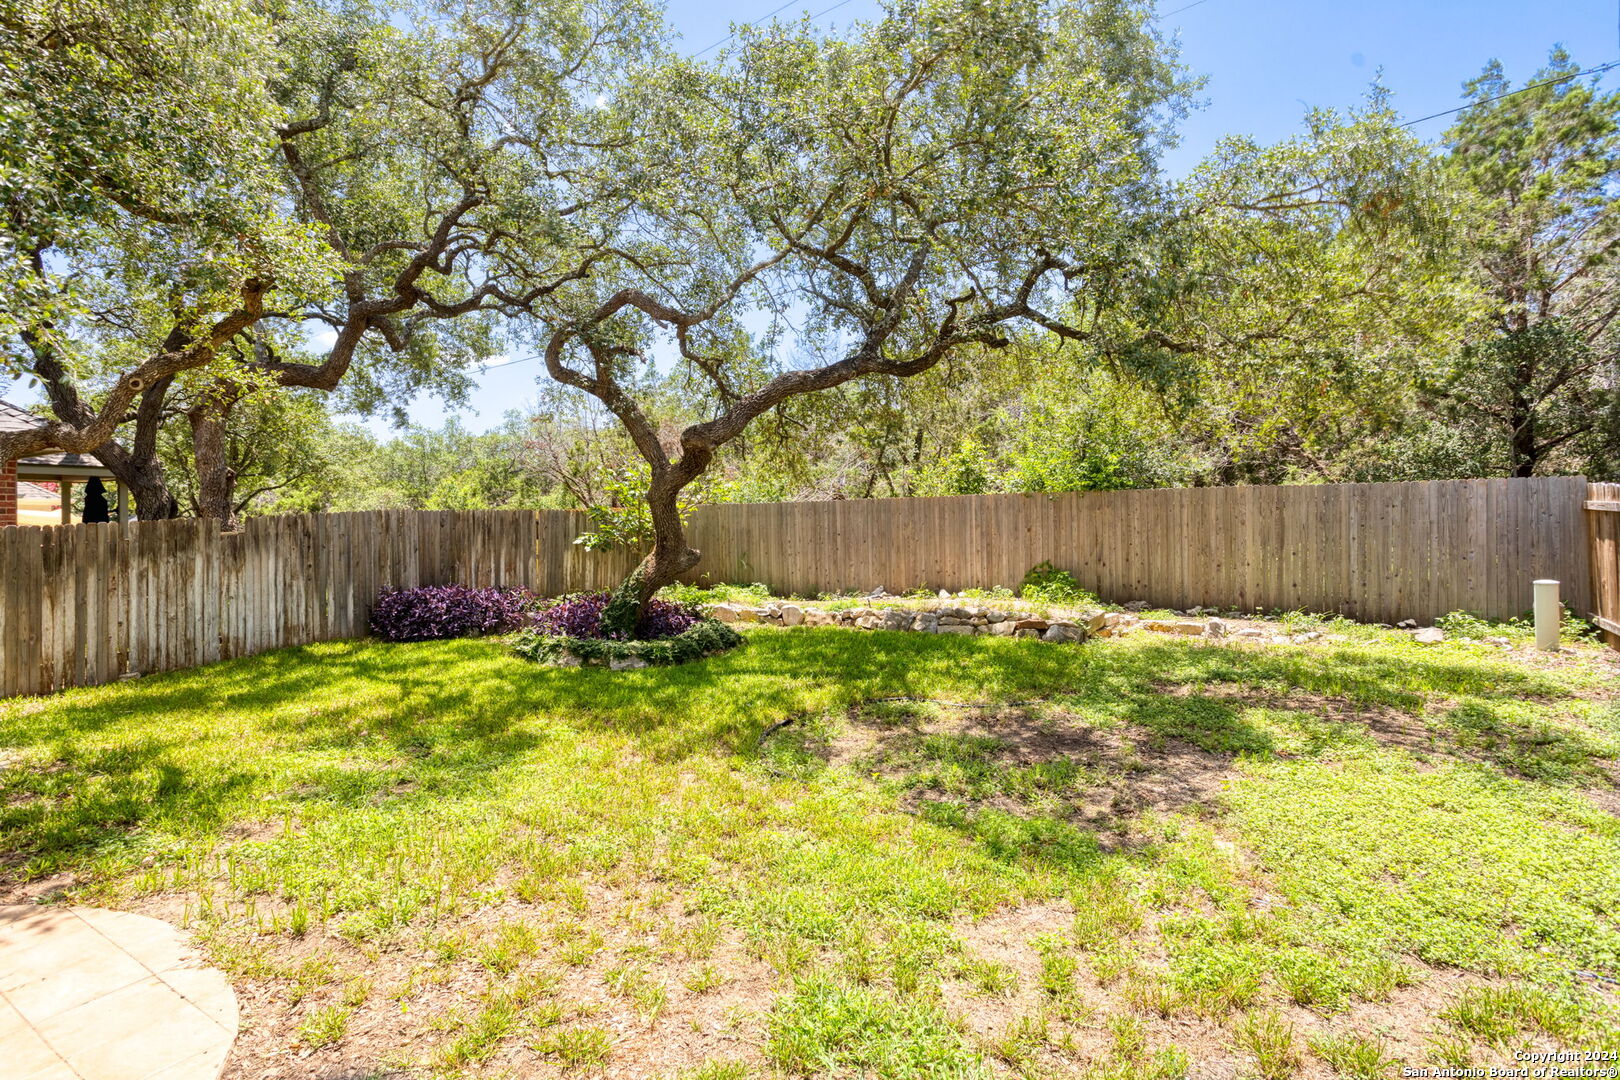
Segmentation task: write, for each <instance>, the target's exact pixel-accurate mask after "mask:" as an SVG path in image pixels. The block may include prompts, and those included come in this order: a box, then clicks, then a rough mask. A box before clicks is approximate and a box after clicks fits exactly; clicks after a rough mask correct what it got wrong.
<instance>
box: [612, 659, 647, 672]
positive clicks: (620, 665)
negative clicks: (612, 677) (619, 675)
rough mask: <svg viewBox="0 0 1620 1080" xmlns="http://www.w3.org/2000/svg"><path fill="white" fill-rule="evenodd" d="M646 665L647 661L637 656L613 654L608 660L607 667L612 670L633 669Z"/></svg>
mask: <svg viewBox="0 0 1620 1080" xmlns="http://www.w3.org/2000/svg"><path fill="white" fill-rule="evenodd" d="M646 666H647V661H645V660H643V659H642V658H641V657H639V656H615V657H614V658H613V659H612V660H610V661H608V668H609V669H610V670H613V671H634V670H635V669H636V668H644V667H646Z"/></svg>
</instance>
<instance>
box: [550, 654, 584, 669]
mask: <svg viewBox="0 0 1620 1080" xmlns="http://www.w3.org/2000/svg"><path fill="white" fill-rule="evenodd" d="M584 662H585V661H583V660H581V659H580V658H579V654H578V653H571V652H563V653H558V654H557V658H556V659H555V660H553V661H552V662H551V664H552V666H553V667H579V666H580V665H581V664H583V663H584Z"/></svg>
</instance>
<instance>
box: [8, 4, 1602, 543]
mask: <svg viewBox="0 0 1620 1080" xmlns="http://www.w3.org/2000/svg"><path fill="white" fill-rule="evenodd" d="M670 44H671V42H670V40H669V39H668V37H667V30H666V28H664V27H663V26H662V25H661V24H660V21H659V17H658V14H657V12H656V11H654V10H652V9H651V8H645V7H643V6H641V5H640V4H638V3H617V4H611V5H599V4H594V3H587V4H580V5H563V6H560V7H551V8H546V9H544V10H540V9H535V10H524V11H519V10H517V9H512V8H508V7H506V6H502V5H498V4H497V5H474V7H471V8H465V7H441V6H440V5H437V4H435V3H431V2H416V0H401V2H399V3H397V4H376V5H372V4H359V5H335V4H328V3H325V2H323V0H296V2H293V3H290V4H286V5H282V6H281V7H278V8H276V9H275V11H274V12H273V13H272V12H268V11H266V10H262V9H261V8H259V7H256V6H254V5H251V4H243V3H238V2H235V0H218V2H209V3H195V2H189V3H168V2H141V3H136V4H133V5H130V4H122V5H114V4H108V3H105V2H103V0H74V2H73V3H70V4H65V5H60V4H44V3H38V2H34V0H28V2H23V3H18V4H12V5H11V6H10V7H9V8H8V9H7V11H6V12H5V13H4V14H3V15H0V45H4V46H5V47H4V48H3V49H0V52H3V53H4V55H5V59H4V60H3V61H0V65H3V66H0V83H3V85H0V92H3V97H0V101H3V102H4V107H3V109H0V135H3V136H4V137H3V138H0V204H3V206H4V208H5V211H6V215H5V222H6V224H5V227H4V229H3V231H0V338H3V341H4V346H3V351H0V375H4V376H7V377H28V378H32V379H35V380H37V381H38V382H39V383H40V384H41V385H43V387H44V388H45V391H46V394H47V397H48V398H49V406H50V411H51V414H52V416H53V418H54V419H56V420H58V421H60V422H61V423H62V424H63V425H64V427H63V431H64V432H67V433H69V434H71V433H73V432H77V433H79V434H80V435H86V437H88V435H87V433H94V434H95V435H96V437H98V438H99V437H101V434H100V433H102V432H103V431H105V432H108V433H110V436H111V438H110V440H109V442H107V443H106V444H104V445H103V447H102V452H103V456H104V457H105V458H106V459H107V460H108V461H109V463H111V464H113V465H114V467H115V470H117V471H120V475H121V476H122V475H124V473H126V472H128V473H130V474H131V475H133V476H137V477H138V478H139V479H140V480H141V483H138V484H136V485H135V487H136V494H137V497H138V502H140V503H141V507H140V509H141V511H142V513H143V514H144V513H147V512H148V511H150V512H151V513H153V514H157V515H159V516H161V515H162V514H164V513H169V512H175V511H179V512H200V513H211V514H226V516H230V515H234V514H236V513H264V512H279V511H287V510H300V509H322V508H329V509H348V508H358V507H365V506H423V507H442V508H456V509H467V508H474V507H481V506H490V507H511V506H577V507H585V508H589V509H591V510H593V511H594V512H595V513H596V514H597V515H598V518H599V525H600V528H598V529H597V530H596V532H595V533H594V534H593V535H594V536H596V537H597V538H598V539H599V540H600V542H601V543H603V544H613V545H624V544H632V545H633V544H636V543H641V542H645V540H646V539H647V537H648V536H649V535H650V534H651V525H650V520H649V519H647V515H646V514H645V513H643V512H642V511H641V510H640V509H639V508H638V505H637V495H638V494H639V493H640V492H639V490H637V489H641V490H644V489H646V488H647V486H648V485H649V483H650V482H651V481H652V480H653V479H654V478H655V477H656V475H657V474H658V472H659V469H660V467H661V466H660V465H659V462H660V460H662V459H665V458H670V459H671V460H674V458H672V457H671V455H674V454H675V452H676V450H677V449H678V448H679V447H680V446H681V445H682V439H683V437H684V436H683V435H682V434H681V433H682V432H688V433H691V432H697V433H699V434H700V435H702V437H703V438H704V439H711V441H712V438H713V437H715V432H716V431H718V430H719V429H715V428H710V427H704V426H703V425H705V424H713V423H718V422H719V421H718V419H717V418H722V417H725V416H728V415H730V416H733V417H736V418H739V422H738V423H732V422H730V421H727V422H726V423H725V424H722V425H721V426H722V427H723V428H724V433H723V434H724V436H725V437H724V438H723V439H721V440H720V441H719V442H716V443H715V444H714V447H713V449H716V450H717V451H718V457H717V458H716V459H715V461H714V462H713V464H712V465H708V464H705V465H704V466H703V470H706V471H703V470H700V471H699V473H698V478H697V479H696V480H691V479H687V480H686V481H685V483H684V485H683V486H682V487H681V489H680V492H679V494H680V497H682V498H684V499H686V500H690V501H705V500H725V499H737V500H776V499H788V498H826V497H869V496H886V495H930V494H960V493H973V492H984V491H1057V490H1107V489H1113V488H1123V487H1143V486H1174V485H1183V484H1203V483H1236V482H1281V481H1318V480H1330V481H1332V480H1393V479H1421V478H1431V477H1454V476H1482V475H1513V474H1520V475H1529V474H1535V473H1549V472H1569V471H1586V472H1588V473H1590V474H1593V475H1607V474H1608V473H1609V472H1610V471H1611V470H1612V469H1614V468H1615V467H1616V466H1617V465H1620V404H1617V395H1616V390H1615V387H1616V386H1620V373H1617V370H1616V363H1617V359H1616V357H1617V340H1620V326H1617V323H1616V320H1615V315H1616V313H1617V311H1620V284H1617V277H1616V261H1615V254H1616V251H1617V250H1620V243H1617V239H1620V211H1617V209H1616V205H1617V204H1616V180H1617V178H1620V126H1617V116H1620V94H1616V93H1607V94H1605V93H1602V92H1601V91H1600V90H1599V89H1598V88H1597V87H1596V85H1595V84H1594V83H1593V82H1591V80H1588V79H1577V78H1574V77H1573V75H1574V73H1575V72H1576V71H1577V70H1578V65H1577V63H1576V61H1575V60H1574V59H1573V58H1571V57H1570V56H1568V55H1566V54H1565V53H1563V52H1562V51H1555V52H1554V53H1553V55H1552V57H1551V60H1550V63H1549V65H1548V67H1547V68H1545V69H1544V70H1542V71H1540V72H1537V73H1534V74H1533V75H1530V76H1529V77H1527V78H1526V79H1525V81H1524V82H1525V84H1533V83H1543V82H1545V83H1547V85H1542V86H1536V87H1535V88H1534V89H1530V90H1525V91H1524V92H1515V93H1511V94H1509V93H1508V92H1509V91H1513V90H1516V89H1522V87H1516V85H1515V84H1514V83H1512V82H1510V81H1509V79H1508V76H1507V74H1506V73H1505V72H1504V71H1503V70H1502V69H1501V68H1500V66H1499V65H1496V64H1494V63H1493V64H1491V65H1490V66H1488V67H1487V68H1486V69H1485V71H1484V72H1483V74H1481V75H1480V76H1479V77H1478V78H1477V79H1475V80H1473V81H1472V82H1470V83H1469V84H1468V86H1467V90H1466V96H1467V100H1468V101H1470V102H1472V104H1471V105H1470V106H1469V107H1468V108H1467V109H1465V110H1464V111H1463V112H1462V113H1461V114H1460V115H1459V116H1458V118H1457V120H1456V122H1455V123H1454V124H1453V126H1452V127H1451V128H1450V129H1449V130H1448V131H1447V132H1446V133H1445V135H1444V136H1443V138H1442V139H1441V140H1440V141H1439V143H1438V144H1425V143H1422V142H1420V141H1419V140H1417V139H1416V138H1415V137H1414V136H1412V135H1411V133H1410V132H1408V131H1406V130H1405V129H1403V128H1401V127H1400V126H1399V125H1400V116H1399V114H1398V112H1397V111H1396V103H1395V102H1394V101H1393V100H1392V99H1391V98H1390V97H1389V95H1388V94H1387V93H1385V92H1383V91H1374V92H1372V93H1371V94H1370V95H1369V98H1368V100H1367V101H1366V103H1365V104H1364V106H1362V107H1361V108H1359V109H1354V110H1351V111H1349V112H1347V113H1335V112H1331V111H1325V110H1311V111H1309V112H1308V113H1307V114H1306V116H1305V117H1304V123H1303V125H1302V128H1301V131H1300V133H1299V134H1298V135H1296V136H1295V137H1293V138H1290V139H1287V140H1284V141H1282V142H1280V143H1278V144H1276V145H1269V146H1268V145H1261V144H1259V143H1256V142H1254V141H1253V140H1250V139H1246V138H1237V137H1235V138H1232V139H1228V140H1226V141H1224V142H1223V143H1221V144H1220V145H1219V146H1218V147H1217V149H1216V150H1215V151H1214V152H1213V153H1212V154H1211V155H1210V157H1209V158H1208V159H1207V160H1206V161H1205V162H1203V163H1202V164H1201V165H1199V166H1198V167H1197V168H1195V169H1194V170H1193V171H1192V172H1191V173H1190V174H1189V175H1187V176H1185V177H1182V178H1179V179H1174V178H1170V177H1167V176H1165V175H1164V174H1163V172H1162V170H1161V168H1160V166H1159V161H1158V158H1159V152H1160V150H1161V148H1162V147H1163V146H1164V145H1165V143H1166V141H1167V140H1169V139H1173V138H1174V136H1175V122H1176V118H1177V116H1178V115H1179V112H1180V110H1182V109H1183V108H1184V107H1185V106H1186V104H1187V102H1188V101H1189V100H1190V94H1191V93H1192V92H1193V91H1194V89H1195V88H1196V85H1197V82H1196V78H1195V73H1188V72H1185V71H1184V70H1182V69H1181V68H1180V66H1179V64H1178V58H1177V56H1176V53H1175V50H1174V48H1173V46H1172V45H1171V44H1170V43H1167V42H1165V41H1163V40H1160V39H1159V38H1158V37H1157V36H1156V34H1155V33H1154V32H1153V31H1152V29H1151V22H1150V20H1148V18H1147V12H1146V10H1145V9H1144V8H1142V7H1140V6H1139V5H1136V4H1132V3H1113V2H1107V3H1104V2H1097V3H1089V4H1081V5H1038V4H1037V5H1031V4H1012V3H1005V4H1003V3H991V4H972V5H961V4H957V3H955V2H954V0H929V2H916V3H912V2H907V3H895V4H893V5H891V6H890V7H888V8H886V9H885V11H884V12H883V14H882V16H881V17H880V18H879V19H878V20H876V21H875V22H872V23H869V24H866V23H857V24H855V25H853V26H851V27H850V28H848V29H847V30H846V31H842V32H839V33H836V34H821V33H817V32H814V31H812V30H810V29H808V28H806V27H805V26H802V25H798V24H790V25H779V24H774V23H769V24H765V25H760V26H753V27H748V28H745V30H744V32H743V33H741V34H740V35H739V36H738V38H737V39H736V41H735V43H734V44H732V45H731V46H729V47H728V48H727V49H724V50H721V51H720V52H719V53H718V54H717V55H716V56H713V57H709V58H707V59H702V60H700V59H693V58H683V57H680V56H678V55H676V54H675V53H674V52H673V51H672V50H671V48H670ZM1504 95H1505V96H1504ZM913 261H915V263H916V267H917V272H916V275H915V277H914V278H910V277H908V274H909V272H910V268H911V266H912V264H913ZM1037 267H1045V269H1044V270H1039V271H1038V270H1037ZM1026 284H1027V285H1028V286H1029V287H1028V288H1027V289H1022V291H1021V288H1022V287H1023V286H1024V285H1026ZM627 290H628V291H629V292H627ZM631 292H633V293H634V294H635V299H634V300H633V301H630V302H628V303H626V302H625V300H624V298H625V297H626V296H628V295H629V294H630V293H631ZM902 295H904V296H905V297H906V298H907V299H906V301H905V303H904V304H898V303H897V302H896V299H895V298H896V297H899V296H902ZM886 305H887V306H886ZM890 313H893V314H894V315H895V318H894V319H893V320H890V319H889V314H890ZM891 323H892V324H891ZM216 338H218V340H216ZM863 341H864V342H865V343H866V344H865V345H860V344H859V343H860V342H863ZM553 342H555V343H557V344H558V354H557V355H556V356H555V357H553V358H552V362H548V364H547V370H548V371H550V372H551V375H552V376H553V377H552V378H550V379H542V383H543V386H542V387H541V388H540V389H539V390H538V391H537V394H536V396H535V400H534V401H532V402H528V403H521V404H523V405H524V409H525V413H526V415H520V417H519V418H518V419H516V420H512V421H510V422H508V423H507V424H505V425H504V426H502V427H500V428H498V429H497V430H495V431H492V432H489V433H487V434H474V433H471V432H468V431H466V430H464V429H462V428H461V427H459V426H457V425H456V423H455V422H453V421H452V423H451V424H450V425H449V426H447V427H446V428H445V429H444V430H442V431H427V430H422V429H420V428H412V429H407V430H405V431H404V432H402V433H401V434H400V435H399V436H397V437H395V438H392V439H386V440H380V441H379V440H377V439H375V438H373V437H371V436H368V435H366V434H364V433H362V432H361V431H359V430H358V429H356V428H353V427H350V426H346V425H345V424H343V423H339V422H338V421H337V420H336V419H335V418H336V417H340V416H341V417H348V416H352V415H355V414H362V415H365V414H370V415H378V416H389V417H394V418H396V419H401V418H403V416H404V411H405V407H406V406H407V404H408V403H409V402H410V401H411V400H412V399H413V398H415V397H418V396H420V395H423V394H437V395H439V396H441V397H443V398H444V399H445V400H446V401H447V402H448V403H450V404H451V405H452V406H453V405H455V404H457V403H458V402H460V401H461V400H463V395H464V394H465V391H466V389H467V387H468V386H469V385H470V379H471V378H472V377H473V372H474V371H475V368H476V364H477V363H479V362H481V361H483V360H485V359H487V358H488V357H491V356H493V355H496V354H498V353H501V352H503V351H508V352H510V351H516V350H517V349H518V348H521V347H525V346H536V347H539V348H540V349H541V351H544V347H545V346H546V345H547V344H548V343H553ZM841 357H842V358H843V359H844V360H847V361H850V362H854V361H859V363H860V364H861V365H864V366H862V367H861V370H862V372H864V373H863V374H860V375H858V376H857V377H855V378H853V379H850V380H849V381H842V382H840V381H837V379H827V380H823V382H824V383H825V385H821V386H819V388H818V390H817V392H815V393H802V394H801V393H799V391H798V390H795V391H794V392H793V393H792V394H791V395H789V396H786V397H783V398H780V399H777V400H775V401H774V403H773V404H772V405H771V407H770V408H768V409H765V410H763V411H759V410H753V409H750V408H747V407H743V406H741V405H740V404H739V403H744V404H745V403H746V402H747V401H749V400H750V397H749V395H750V394H752V393H754V392H756V391H759V390H761V389H762V388H765V387H767V386H778V387H779V386H780V384H779V383H773V381H772V380H773V379H776V378H777V377H778V376H781V375H782V374H784V373H786V372H794V371H806V370H809V369H812V368H818V369H820V368H825V367H826V366H827V365H829V364H835V363H837V362H839V360H840V358H841ZM142 372H144V373H146V374H145V375H144V376H142V377H141V378H134V376H135V375H136V374H138V373H142ZM569 372H572V374H569ZM559 376H560V381H558V377H559ZM842 377H843V376H842V375H839V376H838V378H839V379H841V378H842ZM132 380H133V381H132ZM610 384H611V387H610ZM599 391H600V392H599ZM514 404H520V403H517V402H514ZM740 407H741V408H742V413H739V412H738V409H739V408H740ZM743 413H746V414H747V415H746V416H743V415H742V414H743ZM626 424H629V425H630V426H629V427H626V426H625V425H626ZM221 430H223V435H221ZM722 443H723V445H721V444H722ZM694 467H696V466H694ZM683 475H684V474H683ZM627 478H628V479H627ZM670 484H671V485H673V481H671V482H670ZM227 512H228V513H227Z"/></svg>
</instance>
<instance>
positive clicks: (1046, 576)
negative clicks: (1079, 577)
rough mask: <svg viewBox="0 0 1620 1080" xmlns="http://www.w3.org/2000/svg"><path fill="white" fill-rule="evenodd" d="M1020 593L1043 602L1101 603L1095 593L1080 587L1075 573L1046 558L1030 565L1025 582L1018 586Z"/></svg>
mask: <svg viewBox="0 0 1620 1080" xmlns="http://www.w3.org/2000/svg"><path fill="white" fill-rule="evenodd" d="M1018 595H1019V596H1022V597H1023V598H1024V599H1025V600H1034V601H1037V602H1039V603H1042V604H1098V603H1101V601H1099V600H1098V599H1097V596H1096V594H1095V593H1092V592H1088V591H1087V590H1086V589H1083V588H1081V587H1080V583H1079V582H1078V581H1076V580H1074V575H1073V574H1071V573H1069V572H1068V571H1067V570H1059V569H1058V568H1057V567H1055V566H1053V565H1052V564H1051V563H1050V562H1049V561H1046V560H1042V561H1041V562H1038V563H1036V564H1035V565H1034V566H1032V567H1030V569H1029V573H1027V574H1025V575H1024V581H1023V583H1022V584H1021V585H1019V586H1018Z"/></svg>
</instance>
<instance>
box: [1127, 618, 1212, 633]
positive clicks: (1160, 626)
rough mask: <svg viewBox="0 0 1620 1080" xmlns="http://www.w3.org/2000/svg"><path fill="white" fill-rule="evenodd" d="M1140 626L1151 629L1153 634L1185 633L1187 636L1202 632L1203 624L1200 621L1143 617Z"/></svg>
mask: <svg viewBox="0 0 1620 1080" xmlns="http://www.w3.org/2000/svg"><path fill="white" fill-rule="evenodd" d="M1141 627H1142V629H1143V630H1152V631H1153V632H1154V633H1155V634H1185V635H1187V636H1188V637H1193V636H1196V635H1198V634H1202V633H1203V632H1204V624H1203V623H1201V622H1190V621H1183V620H1171V619H1144V620H1142V623H1141Z"/></svg>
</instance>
